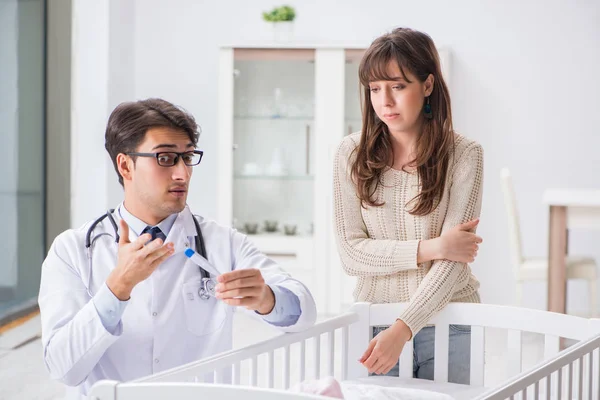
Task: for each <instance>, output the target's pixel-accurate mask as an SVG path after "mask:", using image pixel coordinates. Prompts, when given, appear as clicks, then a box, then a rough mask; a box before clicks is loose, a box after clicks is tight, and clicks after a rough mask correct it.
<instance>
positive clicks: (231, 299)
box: [215, 269, 275, 314]
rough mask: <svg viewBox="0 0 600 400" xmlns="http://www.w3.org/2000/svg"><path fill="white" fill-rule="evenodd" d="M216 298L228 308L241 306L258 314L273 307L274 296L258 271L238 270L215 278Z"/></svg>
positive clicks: (268, 311) (267, 311)
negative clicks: (227, 305) (216, 283)
mask: <svg viewBox="0 0 600 400" xmlns="http://www.w3.org/2000/svg"><path fill="white" fill-rule="evenodd" d="M217 281H218V282H219V284H218V285H217V287H216V288H215V291H216V297H217V298H218V299H221V300H223V301H224V302H225V303H227V304H229V305H230V306H243V307H246V308H247V309H248V310H252V311H257V312H258V313H259V314H268V313H270V312H271V310H273V307H275V295H274V294H273V291H272V290H271V288H270V287H269V285H267V284H266V283H265V280H264V279H263V277H262V274H261V272H260V270H259V269H238V270H235V271H231V272H227V273H224V274H222V275H219V276H218V277H217Z"/></svg>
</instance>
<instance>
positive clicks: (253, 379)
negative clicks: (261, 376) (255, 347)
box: [250, 356, 258, 386]
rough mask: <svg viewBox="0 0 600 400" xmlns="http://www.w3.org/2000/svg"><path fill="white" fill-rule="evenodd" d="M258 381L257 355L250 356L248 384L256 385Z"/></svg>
mask: <svg viewBox="0 0 600 400" xmlns="http://www.w3.org/2000/svg"><path fill="white" fill-rule="evenodd" d="M257 382H258V357H257V356H254V357H252V362H251V364H250V386H256V384H257Z"/></svg>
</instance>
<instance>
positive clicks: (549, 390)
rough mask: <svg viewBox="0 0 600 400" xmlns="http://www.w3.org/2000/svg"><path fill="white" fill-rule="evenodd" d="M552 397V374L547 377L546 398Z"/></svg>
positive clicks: (548, 399) (547, 399)
mask: <svg viewBox="0 0 600 400" xmlns="http://www.w3.org/2000/svg"><path fill="white" fill-rule="evenodd" d="M551 398H552V374H550V375H548V376H547V377H546V400H550V399H551Z"/></svg>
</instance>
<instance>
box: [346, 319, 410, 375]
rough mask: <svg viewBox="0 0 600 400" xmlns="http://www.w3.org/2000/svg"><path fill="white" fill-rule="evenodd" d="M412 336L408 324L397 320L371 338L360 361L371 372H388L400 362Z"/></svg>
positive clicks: (379, 373)
mask: <svg viewBox="0 0 600 400" xmlns="http://www.w3.org/2000/svg"><path fill="white" fill-rule="evenodd" d="M411 337H412V332H411V330H410V328H409V327H408V325H406V324H405V323H404V322H403V321H402V320H397V321H396V322H395V323H394V324H393V325H392V326H390V327H389V328H388V329H386V330H385V331H383V332H380V333H379V334H378V335H377V336H375V337H374V338H373V339H372V340H371V342H370V343H369V347H368V348H367V351H365V352H364V354H363V355H362V357H361V358H360V359H359V360H358V361H359V362H360V363H362V364H363V365H364V366H365V367H367V369H368V370H369V373H372V374H378V375H381V374H387V373H388V372H390V370H391V369H392V368H393V367H394V365H396V364H397V363H398V359H399V358H400V353H402V349H403V348H404V345H405V344H406V342H408V341H409V340H410V338H411Z"/></svg>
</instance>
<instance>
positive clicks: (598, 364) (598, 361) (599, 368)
mask: <svg viewBox="0 0 600 400" xmlns="http://www.w3.org/2000/svg"><path fill="white" fill-rule="evenodd" d="M597 354H598V357H596V372H595V375H596V378H597V379H596V385H597V386H596V390H597V393H596V399H598V400H600V350H598V352H597Z"/></svg>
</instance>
